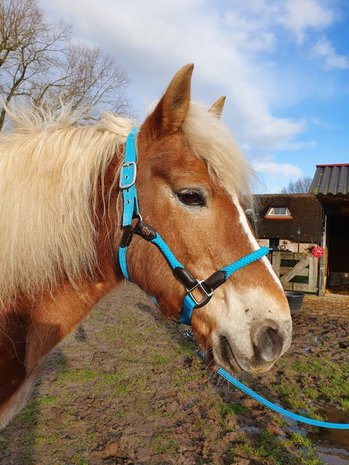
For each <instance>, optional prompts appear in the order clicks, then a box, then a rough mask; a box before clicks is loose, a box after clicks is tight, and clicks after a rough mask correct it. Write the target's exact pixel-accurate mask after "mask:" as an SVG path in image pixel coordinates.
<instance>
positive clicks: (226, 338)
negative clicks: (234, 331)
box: [212, 319, 292, 373]
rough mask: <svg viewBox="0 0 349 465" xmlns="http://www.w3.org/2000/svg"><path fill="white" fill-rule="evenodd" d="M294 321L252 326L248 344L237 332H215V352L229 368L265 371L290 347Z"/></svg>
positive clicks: (220, 362)
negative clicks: (236, 334) (242, 342)
mask: <svg viewBox="0 0 349 465" xmlns="http://www.w3.org/2000/svg"><path fill="white" fill-rule="evenodd" d="M291 337H292V321H291V319H288V320H286V321H284V322H283V323H278V322H276V321H273V320H266V321H264V322H263V324H260V323H259V324H255V325H252V327H251V330H250V334H249V341H248V343H246V341H245V343H244V344H241V341H240V340H238V339H237V337H236V336H235V335H229V334H227V333H226V334H213V335H212V355H213V358H214V362H215V364H216V365H218V366H223V367H225V368H227V369H228V370H233V371H241V370H243V371H246V372H249V373H263V372H266V371H268V370H269V369H270V368H271V367H272V366H273V364H274V363H275V362H276V360H277V359H278V358H279V357H280V356H281V355H282V354H283V353H284V352H286V350H287V349H288V348H289V346H290V344H291Z"/></svg>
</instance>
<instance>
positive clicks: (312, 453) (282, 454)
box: [232, 431, 324, 465]
mask: <svg viewBox="0 0 349 465" xmlns="http://www.w3.org/2000/svg"><path fill="white" fill-rule="evenodd" d="M232 455H233V457H244V458H248V459H255V460H263V462H262V463H268V465H299V464H300V463H302V465H324V464H323V462H322V460H321V459H320V457H319V456H318V454H317V452H316V450H315V449H314V447H313V446H312V444H311V441H309V440H308V439H306V438H304V437H303V436H302V435H300V434H298V433H292V434H291V435H290V437H288V438H280V437H278V436H276V435H274V434H273V433H271V432H269V431H263V432H261V433H259V434H258V436H257V438H256V439H255V440H254V441H253V442H251V443H249V442H247V439H246V438H243V440H242V443H241V444H238V445H237V446H235V447H234V448H233V449H232Z"/></svg>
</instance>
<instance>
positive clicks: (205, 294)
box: [187, 280, 213, 308]
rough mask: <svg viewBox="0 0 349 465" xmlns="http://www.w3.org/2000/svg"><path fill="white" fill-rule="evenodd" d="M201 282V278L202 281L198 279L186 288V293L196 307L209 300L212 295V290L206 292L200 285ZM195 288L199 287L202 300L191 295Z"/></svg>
mask: <svg viewBox="0 0 349 465" xmlns="http://www.w3.org/2000/svg"><path fill="white" fill-rule="evenodd" d="M203 282H204V281H203V280H202V281H199V280H198V281H197V283H196V285H195V286H194V287H192V288H191V289H187V294H189V295H190V297H191V298H192V299H193V301H194V302H195V305H196V308H200V307H203V306H204V305H206V304H207V303H208V302H209V301H210V299H211V297H212V296H213V291H212V292H207V290H206V289H205V287H204V286H203V285H202V283H203ZM195 289H199V292H200V294H201V295H202V300H197V298H196V297H195V296H194V295H193V291H195Z"/></svg>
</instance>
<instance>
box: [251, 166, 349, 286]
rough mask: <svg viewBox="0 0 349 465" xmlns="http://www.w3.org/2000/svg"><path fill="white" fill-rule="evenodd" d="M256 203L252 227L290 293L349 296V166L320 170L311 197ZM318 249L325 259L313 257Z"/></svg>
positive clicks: (266, 198) (270, 197) (265, 198)
mask: <svg viewBox="0 0 349 465" xmlns="http://www.w3.org/2000/svg"><path fill="white" fill-rule="evenodd" d="M254 200H255V208H254V211H253V212H252V210H248V211H247V213H248V214H249V218H250V222H251V224H252V226H253V228H254V230H255V233H256V236H257V238H258V242H259V243H260V245H261V246H262V245H267V246H268V247H269V248H270V255H269V258H270V260H271V262H272V265H273V268H274V270H275V272H276V273H277V275H278V276H279V277H280V280H281V282H282V284H283V286H284V288H285V289H286V290H293V291H302V292H310V293H317V294H323V293H324V292H325V290H326V289H330V290H331V291H332V292H335V291H338V292H339V291H343V290H349V163H348V164H346V163H344V164H334V165H317V166H316V171H315V175H314V178H313V181H312V184H311V187H310V190H309V193H306V194H263V195H255V196H254ZM315 246H321V247H322V249H323V256H322V257H320V258H317V257H315V256H313V255H312V251H313V250H314V247H315Z"/></svg>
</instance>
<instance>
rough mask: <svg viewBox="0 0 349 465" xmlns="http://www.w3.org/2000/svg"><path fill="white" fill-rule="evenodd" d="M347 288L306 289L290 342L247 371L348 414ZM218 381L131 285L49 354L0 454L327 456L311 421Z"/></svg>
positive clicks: (307, 459) (73, 463) (196, 459)
mask: <svg viewBox="0 0 349 465" xmlns="http://www.w3.org/2000/svg"><path fill="white" fill-rule="evenodd" d="M340 297H341V298H339V299H338V298H336V296H326V297H324V298H321V299H317V298H316V297H310V298H307V299H306V302H305V311H304V312H303V313H302V314H300V315H298V316H296V317H295V321H294V343H293V346H292V349H291V350H290V352H289V353H288V354H287V356H285V357H283V359H282V360H280V363H279V364H278V365H277V367H276V368H275V369H274V370H273V371H272V372H271V373H270V374H268V375H267V376H264V377H263V378H260V379H252V378H250V377H248V376H245V377H244V376H243V378H244V379H245V381H247V382H248V383H249V384H250V385H252V386H254V387H256V388H257V389H259V390H260V391H261V392H264V393H265V394H266V395H267V396H268V397H271V396H272V397H273V398H274V399H275V396H276V398H277V399H279V401H280V402H283V403H284V404H286V405H289V406H290V407H292V408H296V409H306V410H308V411H309V412H311V413H317V414H318V413H321V412H320V411H317V410H316V409H315V407H314V405H319V406H320V407H321V405H322V402H323V401H324V400H326V403H327V404H328V405H331V406H333V407H334V408H335V407H338V406H339V404H340V402H342V404H343V405H341V407H342V409H343V410H344V411H345V410H346V411H347V412H348V413H349V385H348V383H346V380H347V379H348V378H349V372H348V373H347V372H345V370H344V371H343V370H342V369H341V367H345V366H346V367H348V366H349V363H348V362H349V354H348V350H349V349H348V347H349V329H348V320H349V297H348V296H340ZM329 310H330V311H331V312H332V314H333V315H335V317H333V316H329V315H328V313H327V312H328V311H329ZM317 360H321V362H320V366H318V365H316V361H317ZM327 365H328V366H327ZM307 370H308V372H307ZM314 371H315V372H314ZM329 373H330V376H331V377H332V378H334V379H335V383H334V388H333V389H332V390H331V389H329V391H331V392H326V390H325V389H322V387H321V386H323V385H326V383H325V381H324V380H326V379H328V376H329ZM217 381H219V380H215V379H211V380H210V376H209V374H208V372H207V370H206V369H205V367H204V366H203V364H202V363H201V361H200V360H199V359H198V357H197V356H196V355H195V352H194V347H193V346H192V344H191V343H189V342H187V341H186V340H185V339H184V338H183V336H182V335H180V334H178V333H177V331H176V328H175V326H174V325H173V323H170V322H167V321H165V320H164V319H163V318H162V317H161V316H160V315H159V314H158V313H157V311H156V310H154V308H153V306H152V304H151V303H150V302H149V301H148V299H147V298H146V297H145V296H144V295H143V294H142V293H141V292H140V291H139V290H137V289H136V288H134V287H132V286H128V287H127V288H125V289H124V290H122V291H121V292H119V293H118V294H116V293H112V294H110V295H109V296H108V297H107V298H106V299H104V301H102V302H101V303H100V305H99V306H98V307H97V308H96V309H95V310H94V311H93V312H92V314H91V315H90V317H89V318H88V319H87V320H86V321H85V322H84V323H83V325H82V326H80V328H79V330H78V331H77V332H76V333H75V334H74V335H71V336H70V337H69V338H67V339H66V340H65V341H64V342H63V343H62V344H61V345H60V346H59V347H58V348H57V349H56V350H55V352H54V353H53V354H52V355H51V356H50V358H49V360H48V362H47V364H46V368H45V371H44V373H43V376H42V377H41V380H40V382H39V383H38V385H37V388H36V392H35V393H34V395H33V398H32V400H31V401H30V403H29V404H28V406H27V408H26V409H25V410H23V412H22V413H21V414H20V415H19V416H17V418H15V419H14V420H13V421H12V422H11V424H10V425H9V426H8V427H7V428H6V429H5V430H4V431H3V432H2V433H1V435H0V465H102V464H103V465H117V464H147V465H151V464H162V465H172V464H176V465H177V464H178V465H181V464H183V465H199V464H210V465H215V464H217V465H221V464H240V465H262V464H266V465H268V464H271V465H293V464H294V465H296V464H304V465H317V464H320V463H326V462H321V460H320V459H319V456H318V452H319V450H320V449H319V448H318V446H317V442H315V443H314V441H313V440H312V439H309V435H308V437H307V436H306V434H307V433H308V432H307V431H305V432H304V431H301V430H297V428H295V427H294V425H293V426H292V425H291V427H290V426H287V425H286V424H285V423H284V422H283V420H282V419H281V418H279V417H277V416H276V415H273V414H270V413H269V412H267V411H266V410H265V409H264V408H262V407H260V406H259V405H257V404H256V403H255V402H253V401H251V400H249V399H246V398H245V397H244V396H243V395H242V394H240V393H239V392H238V391H236V390H232V389H231V388H229V387H228V386H227V385H226V384H219V383H218V384H217ZM297 383H298V384H297ZM310 388H311V389H310ZM297 389H298V391H297ZM320 391H321V392H320ZM332 391H333V392H332ZM346 402H347V403H346ZM348 434H349V433H348ZM315 440H316V441H317V440H318V438H315ZM324 440H326V438H325V439H324ZM339 441H340V440H339ZM345 441H346V438H345V437H344V439H343V442H342V443H341V442H340V443H339V447H344V448H345V447H346V446H345ZM314 444H315V445H314ZM348 451H349V444H348ZM348 457H349V455H348ZM338 463H340V462H338Z"/></svg>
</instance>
